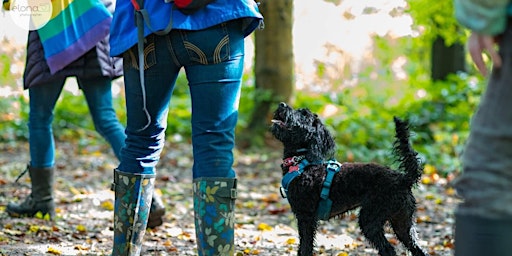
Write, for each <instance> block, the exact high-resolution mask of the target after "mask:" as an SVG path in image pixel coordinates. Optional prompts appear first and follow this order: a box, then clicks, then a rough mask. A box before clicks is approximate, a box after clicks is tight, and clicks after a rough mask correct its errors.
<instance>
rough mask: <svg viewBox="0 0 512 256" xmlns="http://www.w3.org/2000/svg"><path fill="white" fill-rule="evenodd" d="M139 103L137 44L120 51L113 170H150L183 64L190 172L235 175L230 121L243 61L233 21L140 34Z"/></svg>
mask: <svg viewBox="0 0 512 256" xmlns="http://www.w3.org/2000/svg"><path fill="white" fill-rule="evenodd" d="M144 48H145V49H144V52H145V71H144V75H145V85H146V86H145V99H146V102H145V108H146V109H147V113H146V112H145V111H144V97H143V93H142V88H141V85H140V82H139V81H140V79H139V71H138V58H137V47H136V46H135V47H132V48H131V49H130V50H128V51H127V52H125V53H124V55H123V58H124V81H125V89H126V108H127V119H128V121H127V127H126V135H127V139H126V146H125V147H124V148H123V149H122V151H121V164H120V165H119V168H118V169H119V170H121V171H123V172H130V173H155V166H156V164H157V163H158V160H159V158H160V153H161V151H162V149H163V146H164V140H165V129H166V126H167V114H168V108H169V104H170V100H171V95H172V92H173V90H174V86H175V83H176V79H177V77H178V73H179V71H180V69H181V68H182V67H184V68H185V72H186V75H187V80H188V82H189V90H190V96H191V102H192V119H191V124H192V125H191V127H192V146H193V156H194V166H193V170H192V171H193V177H194V178H197V177H235V172H234V170H233V169H232V165H233V152H232V150H233V148H234V145H235V126H236V123H237V120H238V102H239V96H240V88H241V82H242V72H243V62H244V35H243V32H242V22H241V21H239V20H234V21H230V22H228V23H223V24H219V25H216V26H213V27H210V28H208V29H205V30H200V31H189V30H172V31H171V32H170V33H169V34H168V35H165V36H157V35H154V34H152V35H150V36H148V37H146V42H145V46H144Z"/></svg>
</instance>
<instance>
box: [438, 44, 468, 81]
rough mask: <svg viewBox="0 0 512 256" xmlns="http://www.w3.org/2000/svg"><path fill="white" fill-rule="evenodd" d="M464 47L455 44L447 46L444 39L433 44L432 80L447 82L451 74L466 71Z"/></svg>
mask: <svg viewBox="0 0 512 256" xmlns="http://www.w3.org/2000/svg"><path fill="white" fill-rule="evenodd" d="M464 63H465V62H464V46H463V45H462V44H460V43H455V44H453V45H450V46H446V44H445V41H444V39H443V38H442V37H437V38H436V40H435V41H434V43H433V44H432V73H431V77H432V80H434V81H438V80H446V78H447V77H448V75H449V74H455V73H457V72H458V71H464V69H465V67H464Z"/></svg>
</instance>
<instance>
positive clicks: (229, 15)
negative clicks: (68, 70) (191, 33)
mask: <svg viewBox="0 0 512 256" xmlns="http://www.w3.org/2000/svg"><path fill="white" fill-rule="evenodd" d="M144 2H145V6H144V7H145V9H146V10H147V11H148V13H149V17H150V23H151V27H152V29H153V31H151V30H150V29H149V28H148V27H147V26H146V24H145V30H144V36H147V35H149V34H151V33H153V32H155V31H159V30H163V29H165V28H166V27H167V25H168V24H169V22H170V19H172V28H173V29H185V30H200V29H205V28H208V27H211V26H214V25H217V24H220V23H223V22H226V21H229V20H234V19H239V18H247V22H246V26H245V31H244V32H245V35H246V36H247V35H249V34H250V33H251V32H252V31H254V29H256V28H257V27H258V25H259V24H260V22H261V21H262V19H263V16H262V15H261V14H260V12H259V10H258V6H257V4H256V2H254V0H215V1H214V2H212V3H210V4H208V5H207V6H206V7H205V8H203V9H201V10H199V11H197V12H195V13H193V14H191V15H185V14H183V13H181V12H180V11H179V10H177V9H176V8H173V3H165V1H164V0H145V1H144ZM134 16H135V15H134V7H133V5H132V3H131V1H130V0H117V3H116V9H115V12H114V18H113V20H112V25H111V27H110V45H111V49H110V55H111V56H118V55H121V54H122V53H123V52H125V51H126V50H128V49H130V48H131V47H132V46H134V45H135V44H136V43H137V27H136V25H135V19H134Z"/></svg>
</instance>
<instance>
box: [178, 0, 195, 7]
mask: <svg viewBox="0 0 512 256" xmlns="http://www.w3.org/2000/svg"><path fill="white" fill-rule="evenodd" d="M190 3H192V0H174V4H175V5H176V6H177V7H178V8H185V7H187V6H188V5H189V4H190Z"/></svg>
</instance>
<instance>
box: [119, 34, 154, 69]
mask: <svg viewBox="0 0 512 256" xmlns="http://www.w3.org/2000/svg"><path fill="white" fill-rule="evenodd" d="M155 48H156V47H155V35H149V36H147V37H146V38H145V39H144V70H147V69H149V68H151V67H152V66H154V65H155V64H156V53H155ZM123 66H124V68H125V69H127V68H134V69H136V70H139V51H138V48H137V45H135V46H133V47H132V48H130V49H128V50H127V51H126V52H124V53H123Z"/></svg>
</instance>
